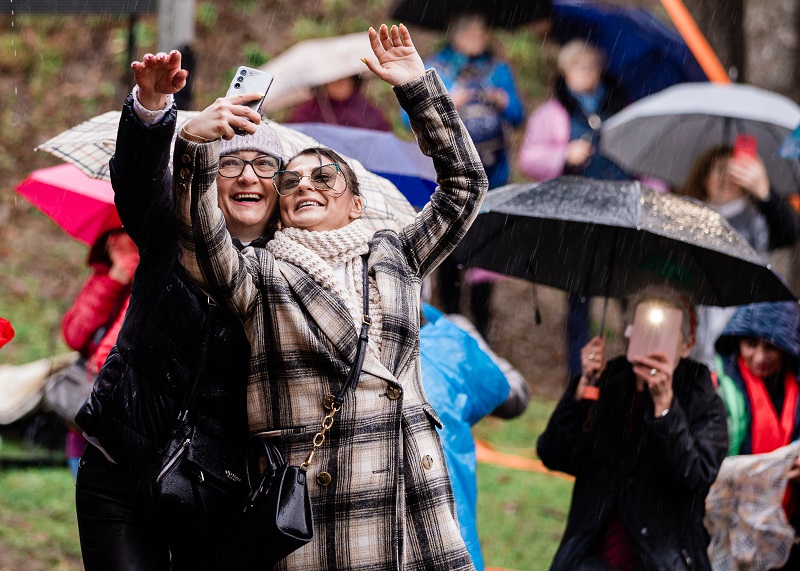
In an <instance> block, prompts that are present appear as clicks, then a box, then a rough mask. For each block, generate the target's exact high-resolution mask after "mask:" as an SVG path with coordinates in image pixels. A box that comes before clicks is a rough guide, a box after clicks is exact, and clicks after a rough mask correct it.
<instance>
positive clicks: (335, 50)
mask: <svg viewBox="0 0 800 571" xmlns="http://www.w3.org/2000/svg"><path fill="white" fill-rule="evenodd" d="M367 57H373V55H372V48H371V47H370V44H369V36H367V34H365V33H364V32H359V33H356V34H348V35H346V36H337V37H335V38H322V39H313V40H305V41H303V42H299V43H297V44H295V45H293V46H292V47H290V48H289V49H287V50H286V51H285V52H283V53H281V54H279V55H277V56H275V57H274V58H273V59H271V60H270V61H269V62H267V63H266V64H264V65H262V66H261V67H260V68H259V69H261V70H262V71H268V72H269V73H271V74H272V75H274V76H275V80H274V81H273V82H272V87H271V88H270V90H269V93H267V97H266V99H265V100H264V110H266V111H270V112H271V111H277V110H279V109H284V108H286V107H291V106H292V105H297V104H298V103H302V102H304V101H308V100H309V99H311V98H312V97H313V93H312V91H311V90H312V88H314V87H316V86H318V85H323V84H325V83H330V82H331V81H336V80H337V79H343V78H345V77H351V76H353V75H361V74H365V73H367V72H368V71H369V70H368V69H367V66H366V65H364V64H363V62H362V61H361V58H367Z"/></svg>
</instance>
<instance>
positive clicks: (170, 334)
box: [75, 51, 283, 571]
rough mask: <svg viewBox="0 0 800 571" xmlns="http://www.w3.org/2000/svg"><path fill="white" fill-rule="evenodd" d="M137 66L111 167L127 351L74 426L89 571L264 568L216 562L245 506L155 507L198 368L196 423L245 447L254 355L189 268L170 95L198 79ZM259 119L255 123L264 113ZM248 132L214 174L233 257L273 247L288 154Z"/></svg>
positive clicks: (164, 59) (177, 61) (113, 361)
mask: <svg viewBox="0 0 800 571" xmlns="http://www.w3.org/2000/svg"><path fill="white" fill-rule="evenodd" d="M131 67H132V68H133V72H134V78H135V80H136V86H135V87H134V90H133V92H132V93H131V94H130V95H129V96H128V97H127V99H126V101H125V103H124V105H123V108H122V114H121V116H120V125H119V131H118V135H117V140H116V150H115V153H114V156H113V158H112V159H111V162H110V171H111V181H112V184H113V187H114V193H115V202H116V205H117V209H118V211H119V215H120V219H121V220H122V222H123V223H124V225H125V229H126V231H127V232H128V235H129V236H130V238H131V239H132V240H133V242H134V243H135V245H136V247H137V249H138V252H139V265H138V267H137V269H136V273H135V277H134V280H133V284H132V289H131V295H130V298H129V306H128V309H127V311H126V313H125V317H124V321H123V322H122V325H121V326H120V330H119V335H118V337H116V345H115V346H114V348H113V349H111V351H110V353H109V356H108V358H107V359H106V360H105V364H104V365H103V367H102V369H101V370H100V373H99V375H98V378H97V381H96V382H95V385H94V388H93V391H92V395H91V397H90V398H89V400H88V401H87V403H86V404H85V405H84V406H83V408H82V409H81V411H80V412H79V413H78V416H77V417H76V422H77V423H78V425H79V426H80V427H81V428H82V429H83V431H84V434H85V435H86V437H87V440H88V441H89V445H88V446H87V447H86V449H85V451H84V453H83V456H82V457H81V461H80V467H79V469H78V477H77V483H76V493H75V494H76V498H75V499H76V506H77V517H78V531H79V533H80V541H81V552H82V555H83V564H84V566H85V568H86V569H87V571H92V570H98V571H105V570H108V569H125V570H143V571H144V570H148V571H150V570H161V569H164V570H166V569H173V570H188V569H223V568H240V569H248V568H257V563H258V561H259V560H260V555H261V552H260V550H261V546H253V550H252V552H250V550H248V552H246V553H245V552H242V553H240V554H238V555H239V556H240V557H241V561H238V562H236V563H234V562H232V561H229V560H226V561H224V562H220V561H218V560H217V553H218V551H219V547H220V544H221V538H222V536H223V531H224V530H225V529H226V528H227V526H228V525H229V524H230V522H231V518H232V517H233V516H234V514H235V513H238V512H239V511H240V510H241V506H240V505H239V504H238V502H235V501H234V502H232V503H231V505H230V506H228V508H226V509H224V510H220V511H215V512H206V513H204V512H203V511H202V510H198V511H197V512H196V513H195V514H193V516H191V517H187V516H186V515H185V514H184V515H179V514H175V513H164V510H163V509H162V510H158V511H156V510H154V509H153V508H154V507H157V506H152V505H151V503H150V502H149V501H148V497H149V484H150V480H151V472H150V470H151V466H152V464H153V463H154V462H155V461H156V459H157V458H158V457H159V449H160V448H161V447H162V446H163V445H164V444H165V443H166V442H167V439H168V438H169V435H170V431H171V430H172V429H173V427H174V426H175V424H176V419H177V415H178V412H179V410H180V407H181V406H182V404H183V401H184V397H185V393H186V392H187V391H188V390H189V388H190V387H191V385H192V383H193V380H194V378H195V374H196V373H197V371H198V368H199V366H200V363H201V361H203V360H205V362H204V374H203V376H202V377H200V378H199V379H198V387H199V388H198V396H197V399H196V400H195V403H194V406H193V413H195V414H196V415H197V425H198V426H200V427H202V428H203V430H205V431H206V433H207V434H213V435H215V436H217V437H220V438H221V439H225V438H226V435H227V439H226V440H225V441H226V442H237V441H238V439H241V441H242V443H243V445H245V444H246V442H247V441H248V439H249V433H248V429H247V411H246V393H245V389H246V381H247V370H248V361H249V358H250V345H249V343H248V341H247V338H246V336H245V333H244V329H243V327H242V324H241V322H240V321H239V320H238V319H237V318H236V317H235V316H233V315H232V314H230V313H229V312H227V311H225V310H224V309H223V308H220V307H217V306H215V305H214V304H212V303H210V301H209V298H208V295H207V294H206V293H204V292H203V291H202V290H201V289H200V288H199V287H197V286H196V285H195V284H194V283H193V282H192V281H191V280H190V279H189V277H188V276H187V275H186V273H185V272H184V271H183V269H182V268H181V266H180V264H179V261H178V254H179V251H178V228H177V224H176V221H175V213H174V206H173V202H172V195H171V186H172V175H171V173H170V168H169V159H170V143H171V140H172V137H173V134H174V132H175V124H176V118H177V111H176V108H175V104H174V100H173V96H174V94H175V93H176V92H178V91H179V90H180V89H182V88H183V87H184V85H185V82H186V77H187V72H186V71H185V70H183V69H181V55H180V53H179V52H177V51H173V52H170V53H169V54H165V53H159V54H155V55H154V54H147V55H145V56H144V58H142V61H135V62H133V64H132V66H131ZM248 97H249V99H253V98H254V97H256V95H255V94H253V93H250V94H249V96H243V95H236V96H233V97H231V98H227V99H226V98H222V99H221V100H218V101H221V102H222V103H215V104H214V105H216V107H214V109H215V110H218V109H219V107H220V106H224V105H225V104H230V100H235V102H236V103H237V104H238V103H241V102H244V101H246V100H248ZM248 111H249V112H250V113H251V114H253V115H255V117H254V120H255V121H257V122H258V121H259V117H258V115H257V113H256V112H255V111H252V110H250V109H248ZM251 125H252V127H251V128H250V132H251V133H252V134H248V136H246V137H244V136H233V131H232V130H231V131H230V133H229V136H228V138H227V140H225V141H224V142H223V143H222V144H221V145H220V146H219V147H215V149H214V151H215V155H214V167H213V169H210V170H209V171H208V172H207V173H206V174H207V176H209V177H210V178H212V179H214V180H215V181H216V184H217V187H218V189H219V192H218V201H217V202H216V203H215V207H218V208H219V211H220V212H221V217H222V219H223V221H224V222H223V223H224V224H225V225H226V226H227V228H228V231H229V232H230V236H231V238H230V240H231V244H232V246H233V247H235V248H242V247H244V246H245V245H249V246H250V247H251V248H260V247H263V245H264V244H265V243H266V241H267V240H268V239H269V238H271V237H272V235H273V233H274V231H275V224H276V217H275V214H276V206H277V202H278V201H277V194H276V193H275V190H274V188H273V186H272V176H273V175H274V173H275V172H276V171H277V170H278V169H279V168H280V166H281V164H282V163H281V156H282V153H283V150H282V147H281V143H280V141H279V140H278V138H277V137H276V136H275V134H274V133H273V132H272V131H271V130H270V129H269V128H268V127H266V125H261V126H259V127H258V128H256V127H255V125H253V124H251ZM217 161H218V162H217ZM180 164H181V163H180V158H179V160H178V162H177V163H176V165H178V166H179V168H180ZM206 331H207V332H208V342H207V343H206V342H205V332H206ZM203 355H205V356H203ZM250 556H252V559H248V557H250Z"/></svg>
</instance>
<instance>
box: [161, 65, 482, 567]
mask: <svg viewBox="0 0 800 571" xmlns="http://www.w3.org/2000/svg"><path fill="white" fill-rule="evenodd" d="M395 93H396V94H397V97H398V99H399V101H400V104H401V105H402V106H403V108H404V109H406V110H407V111H408V113H409V115H410V116H411V123H412V127H413V128H414V131H415V133H416V135H417V139H418V141H419V145H420V148H421V149H422V150H423V152H425V153H426V154H428V155H430V156H431V157H432V158H433V160H434V164H435V166H436V171H437V173H438V183H439V188H438V189H437V191H436V193H435V194H434V195H433V197H432V198H431V202H430V203H429V204H428V205H427V206H426V207H425V208H424V209H423V211H422V212H421V213H420V214H419V215H418V216H417V218H416V219H415V221H414V222H413V223H412V224H410V225H409V226H407V227H406V228H404V229H403V230H402V231H401V232H399V233H397V232H392V231H388V230H384V231H380V232H377V233H376V234H375V235H374V236H373V238H372V240H371V242H370V252H369V256H368V266H369V273H370V278H371V279H374V280H375V282H376V284H377V287H378V289H379V291H380V296H381V304H382V312H383V332H382V350H381V355H380V358H378V357H377V356H376V355H375V354H374V352H372V351H368V352H367V356H366V359H365V361H364V365H363V372H362V374H361V377H360V379H359V381H358V385H357V387H356V389H355V390H354V391H349V392H348V394H347V397H346V400H345V402H344V405H343V407H342V410H341V411H340V413H339V414H338V415H337V416H336V419H335V421H334V424H333V429H332V430H331V432H330V433H329V437H328V438H327V439H326V441H325V443H324V445H323V446H322V447H321V448H320V449H319V451H318V452H317V454H316V456H315V457H314V460H313V462H312V464H311V466H310V468H309V477H310V492H311V499H312V502H313V505H314V518H315V521H314V532H315V536H314V540H313V541H312V542H311V543H309V544H308V545H306V546H305V547H303V548H302V549H300V550H298V551H296V552H295V553H293V554H291V555H290V556H289V557H288V558H287V559H286V560H284V561H283V562H281V563H280V564H279V565H278V567H277V568H279V569H292V570H308V571H318V570H321V569H338V570H344V569H358V570H359V571H370V570H372V571H379V570H380V571H384V570H386V569H404V570H405V569H408V570H419V571H434V570H441V571H453V570H458V569H473V565H472V562H471V561H470V559H469V555H468V554H467V551H466V549H465V547H464V543H463V541H462V539H461V536H460V534H459V531H458V527H457V523H456V517H455V509H454V504H453V497H452V492H451V489H450V483H449V479H448V476H447V469H446V466H445V461H444V456H443V454H442V447H441V443H440V441H439V436H438V434H437V432H436V427H437V426H439V427H441V423H440V421H439V419H438V417H437V416H436V413H435V411H434V410H433V408H432V407H431V406H430V405H429V404H428V402H427V399H426V397H425V393H424V392H423V389H422V383H421V378H420V361H419V298H420V286H421V280H422V279H423V278H424V277H425V276H426V275H427V274H429V273H430V272H431V271H432V270H433V269H434V268H435V267H436V266H437V265H438V264H439V262H441V260H442V259H443V258H444V257H445V256H447V255H448V254H449V253H450V251H451V250H452V249H453V248H454V247H455V245H456V244H457V243H458V241H459V240H460V239H461V238H462V237H463V235H464V233H465V232H466V231H467V229H468V228H469V226H470V224H471V222H472V220H473V219H474V218H475V216H476V215H477V212H478V208H479V206H480V203H481V200H482V199H483V196H484V195H485V193H486V189H487V181H486V175H485V173H484V171H483V167H482V166H481V163H480V159H479V158H478V155H477V153H476V151H475V148H474V146H473V144H472V141H471V140H470V138H469V136H468V135H467V132H466V130H465V129H464V126H463V124H462V123H461V120H460V119H459V117H458V114H457V113H456V109H455V107H454V106H453V103H452V101H451V100H450V97H449V96H448V94H447V91H446V90H445V88H444V86H443V85H442V83H441V81H440V79H439V77H438V76H437V75H436V73H435V72H434V71H430V70H429V71H428V72H427V73H426V74H425V75H424V76H423V77H422V78H420V79H418V80H415V81H412V82H409V83H407V84H405V85H402V86H399V87H396V88H395ZM175 165H176V171H177V173H176V174H177V176H176V177H175V179H176V201H177V208H176V210H177V212H178V218H179V230H180V233H181V248H182V256H183V259H182V263H183V265H184V267H185V268H186V269H187V271H188V272H189V273H190V274H191V275H192V276H193V278H194V279H196V280H197V281H198V282H199V283H200V284H201V285H202V286H203V287H204V288H205V289H207V291H208V292H209V293H210V295H212V296H213V297H214V298H215V299H216V300H218V301H219V302H220V303H224V304H226V305H227V306H229V307H230V308H231V310H232V311H233V312H234V313H235V314H237V315H239V316H240V317H241V318H242V320H243V322H244V325H245V329H246V331H247V333H248V335H249V337H250V342H251V345H252V358H251V374H250V381H249V388H248V403H247V404H248V413H249V420H250V429H251V431H252V432H254V433H258V434H260V435H261V436H262V437H264V438H270V439H274V442H275V444H276V445H277V446H278V448H279V449H280V450H281V452H282V453H283V455H284V458H285V459H286V460H287V461H288V462H289V463H292V464H299V463H300V462H302V461H303V460H304V459H305V457H306V455H307V453H308V451H309V450H310V448H311V439H312V437H313V435H314V434H315V433H316V432H317V431H318V430H319V429H320V422H321V420H322V417H323V416H324V413H325V410H324V408H323V404H322V402H323V398H324V397H325V396H326V395H328V394H335V393H336V392H338V390H339V389H340V387H341V386H342V385H343V383H344V381H345V378H346V376H347V373H348V371H349V369H350V367H351V365H352V363H353V358H354V356H355V352H356V345H357V333H356V327H355V326H354V324H353V320H352V317H351V316H350V314H349V312H348V310H347V307H346V306H345V304H344V302H343V301H342V300H341V299H339V298H337V297H335V296H334V295H333V294H331V293H329V292H328V291H327V290H325V289H324V288H322V287H321V286H320V285H319V284H317V283H316V282H314V280H313V279H312V278H311V277H310V276H309V275H308V274H306V273H305V272H304V271H303V270H301V269H300V268H299V267H297V266H294V265H292V264H291V263H288V262H284V261H278V260H276V259H275V258H274V257H273V256H272V254H271V253H270V252H268V251H267V250H263V249H253V248H246V249H245V250H243V251H242V253H241V255H240V253H239V252H237V251H236V249H234V248H232V247H230V239H229V238H228V236H227V231H226V230H225V223H224V220H223V217H222V214H221V212H220V211H219V209H218V208H217V206H216V205H217V193H216V186H215V182H214V181H215V173H216V170H217V144H216V143H212V144H205V145H198V144H194V143H190V142H187V141H185V140H181V139H179V140H178V143H177V144H176V149H175ZM368 207H369V205H367V208H368ZM359 326H360V324H359ZM322 472H327V474H329V475H330V482H329V483H327V485H326V482H325V481H324V480H323V479H322V478H319V475H320V474H321V473H322ZM324 477H325V475H324V474H323V478H324ZM320 482H322V483H320ZM264 549H269V546H268V545H265V546H264Z"/></svg>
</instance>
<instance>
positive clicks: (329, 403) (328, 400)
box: [322, 395, 336, 410]
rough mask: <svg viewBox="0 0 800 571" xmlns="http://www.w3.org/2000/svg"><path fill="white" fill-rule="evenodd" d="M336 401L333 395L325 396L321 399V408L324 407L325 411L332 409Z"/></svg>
mask: <svg viewBox="0 0 800 571" xmlns="http://www.w3.org/2000/svg"><path fill="white" fill-rule="evenodd" d="M335 401H336V397H335V396H333V395H326V396H325V398H324V399H322V406H324V407H325V408H326V409H327V410H330V409H332V408H333V403H334V402H335Z"/></svg>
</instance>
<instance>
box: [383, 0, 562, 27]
mask: <svg viewBox="0 0 800 571" xmlns="http://www.w3.org/2000/svg"><path fill="white" fill-rule="evenodd" d="M463 13H477V14H483V15H484V16H486V21H487V23H488V24H489V25H490V26H492V27H494V28H508V29H511V28H516V27H517V26H521V25H523V24H527V23H529V22H535V21H537V20H544V19H547V18H549V17H550V15H551V14H552V4H551V2H550V0H398V1H397V3H396V4H395V7H394V10H393V11H392V18H393V19H395V20H397V21H398V22H403V23H404V24H416V25H418V26H422V27H424V28H431V29H434V30H446V29H447V26H448V23H449V22H450V18H452V17H453V16H454V15H456V14H463Z"/></svg>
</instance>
